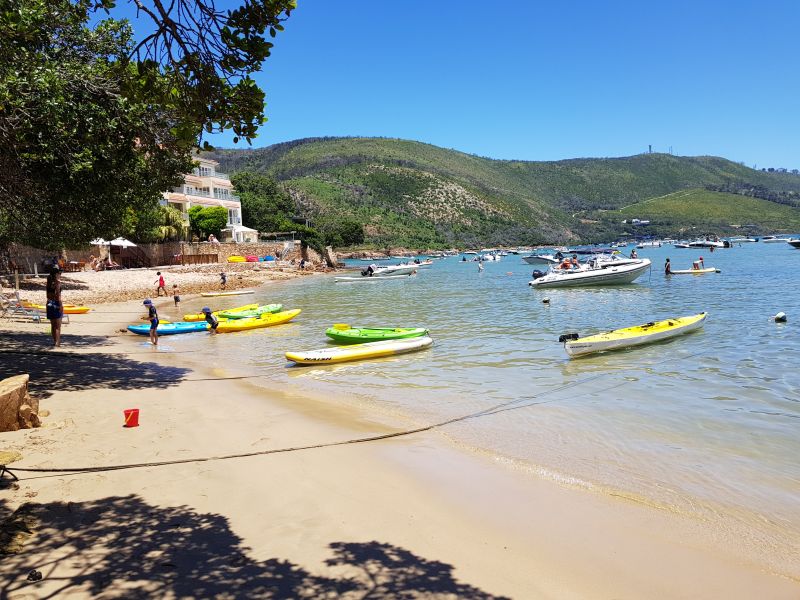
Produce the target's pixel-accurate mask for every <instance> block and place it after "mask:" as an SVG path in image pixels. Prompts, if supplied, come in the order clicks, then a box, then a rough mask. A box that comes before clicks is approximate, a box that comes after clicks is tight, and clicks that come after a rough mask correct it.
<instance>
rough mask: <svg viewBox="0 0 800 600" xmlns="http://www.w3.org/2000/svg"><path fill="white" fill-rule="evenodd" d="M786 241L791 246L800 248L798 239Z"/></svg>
mask: <svg viewBox="0 0 800 600" xmlns="http://www.w3.org/2000/svg"><path fill="white" fill-rule="evenodd" d="M786 243H787V244H789V245H790V246H792V247H793V248H797V249H798V250H800V239H796V240H786Z"/></svg>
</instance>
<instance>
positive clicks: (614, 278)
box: [528, 258, 651, 288]
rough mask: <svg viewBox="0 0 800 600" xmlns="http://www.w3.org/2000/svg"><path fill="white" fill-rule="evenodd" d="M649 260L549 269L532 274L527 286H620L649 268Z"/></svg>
mask: <svg viewBox="0 0 800 600" xmlns="http://www.w3.org/2000/svg"><path fill="white" fill-rule="evenodd" d="M650 264H651V263H650V259H647V258H644V259H641V260H640V261H639V262H638V263H637V264H630V265H620V266H609V267H606V268H602V267H594V268H593V267H591V266H589V265H582V266H581V267H580V268H578V269H550V271H549V272H548V273H545V274H541V275H539V276H537V275H536V274H534V278H533V280H532V281H529V282H528V285H530V286H531V287H536V288H556V287H584V286H591V285H620V284H624V283H632V282H633V281H634V280H635V279H637V278H638V277H639V276H640V275H642V273H644V272H645V271H647V270H648V269H649V268H650Z"/></svg>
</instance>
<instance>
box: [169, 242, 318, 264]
mask: <svg viewBox="0 0 800 600" xmlns="http://www.w3.org/2000/svg"><path fill="white" fill-rule="evenodd" d="M289 248H290V249H289V251H288V252H287V253H286V256H285V257H284V259H283V260H284V261H286V262H292V261H294V262H295V263H299V262H300V260H301V259H305V260H306V262H310V263H311V264H312V265H319V264H321V263H322V262H323V260H322V257H321V256H320V255H319V254H318V253H317V252H315V251H314V250H312V249H311V248H305V250H303V249H302V248H301V244H300V241H299V240H298V241H295V242H294V248H291V243H289ZM182 250H183V252H184V253H185V254H213V253H216V254H218V255H219V262H220V263H223V264H224V263H227V262H228V257H229V256H259V257H261V256H275V257H281V256H282V255H283V251H284V242H259V243H245V242H225V243H219V244H212V243H210V242H184V243H183V244H182Z"/></svg>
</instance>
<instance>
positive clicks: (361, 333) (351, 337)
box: [325, 323, 428, 344]
mask: <svg viewBox="0 0 800 600" xmlns="http://www.w3.org/2000/svg"><path fill="white" fill-rule="evenodd" d="M325 335H327V336H328V337H329V338H331V339H332V340H334V341H336V342H339V343H340V344H363V343H364V342H380V341H383V340H402V339H407V338H415V337H421V336H423V335H428V330H427V329H424V328H422V327H396V328H389V327H378V328H368V327H350V325H346V324H344V323H336V324H335V325H334V326H333V327H329V328H328V329H326V330H325Z"/></svg>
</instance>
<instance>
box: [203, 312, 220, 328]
mask: <svg viewBox="0 0 800 600" xmlns="http://www.w3.org/2000/svg"><path fill="white" fill-rule="evenodd" d="M202 312H203V314H204V315H205V316H206V323H208V324H209V325H210V326H211V327H210V329H211V333H212V334H215V333H217V326H218V325H219V319H217V317H216V316H215V315H214V313H212V312H211V309H210V308H209V307H208V306H204V307H203V311H202Z"/></svg>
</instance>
